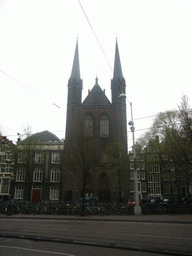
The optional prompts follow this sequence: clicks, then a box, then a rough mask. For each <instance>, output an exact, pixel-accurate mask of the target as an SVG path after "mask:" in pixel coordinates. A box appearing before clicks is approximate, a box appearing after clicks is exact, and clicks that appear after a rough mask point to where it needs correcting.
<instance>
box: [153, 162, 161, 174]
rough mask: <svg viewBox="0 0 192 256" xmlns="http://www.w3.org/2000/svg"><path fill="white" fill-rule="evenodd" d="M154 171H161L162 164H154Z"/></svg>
mask: <svg viewBox="0 0 192 256" xmlns="http://www.w3.org/2000/svg"><path fill="white" fill-rule="evenodd" d="M154 172H155V173H159V172H160V166H159V164H154Z"/></svg>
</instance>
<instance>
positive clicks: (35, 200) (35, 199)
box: [32, 189, 41, 203]
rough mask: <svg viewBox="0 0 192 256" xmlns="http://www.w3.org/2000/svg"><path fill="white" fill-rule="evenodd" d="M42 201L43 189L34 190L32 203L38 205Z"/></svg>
mask: <svg viewBox="0 0 192 256" xmlns="http://www.w3.org/2000/svg"><path fill="white" fill-rule="evenodd" d="M40 201H41V189H33V190H32V202H33V203H38V202H40Z"/></svg>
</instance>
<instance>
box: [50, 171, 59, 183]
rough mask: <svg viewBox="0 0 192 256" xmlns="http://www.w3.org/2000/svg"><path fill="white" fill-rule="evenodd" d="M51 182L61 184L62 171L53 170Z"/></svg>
mask: <svg viewBox="0 0 192 256" xmlns="http://www.w3.org/2000/svg"><path fill="white" fill-rule="evenodd" d="M50 181H51V182H60V170H59V169H58V168H53V169H51V175H50Z"/></svg>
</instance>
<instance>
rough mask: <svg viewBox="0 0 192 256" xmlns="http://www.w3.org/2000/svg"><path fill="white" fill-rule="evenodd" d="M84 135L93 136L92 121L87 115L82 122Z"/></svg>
mask: <svg viewBox="0 0 192 256" xmlns="http://www.w3.org/2000/svg"><path fill="white" fill-rule="evenodd" d="M84 135H85V136H87V137H92V136H93V120H92V118H91V117H90V116H89V115H87V116H86V117H85V120H84Z"/></svg>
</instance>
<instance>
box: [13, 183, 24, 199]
mask: <svg viewBox="0 0 192 256" xmlns="http://www.w3.org/2000/svg"><path fill="white" fill-rule="evenodd" d="M23 196H24V187H23V186H22V185H21V186H20V185H17V186H15V194H14V198H15V199H23Z"/></svg>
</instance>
